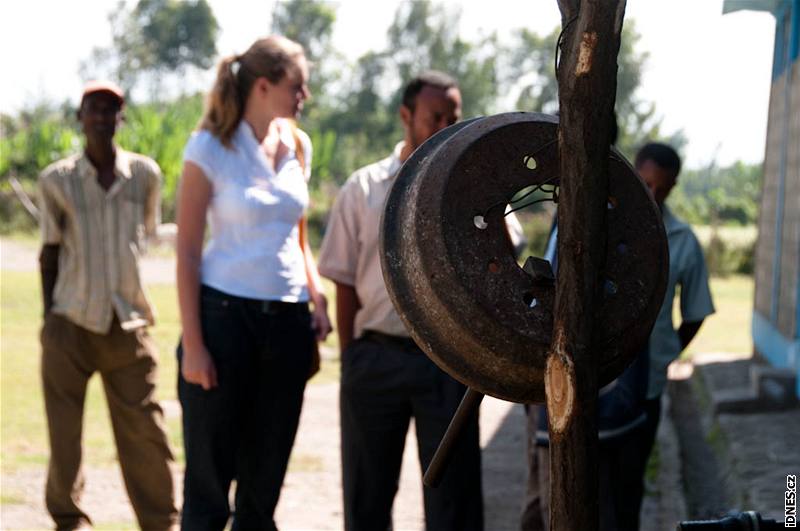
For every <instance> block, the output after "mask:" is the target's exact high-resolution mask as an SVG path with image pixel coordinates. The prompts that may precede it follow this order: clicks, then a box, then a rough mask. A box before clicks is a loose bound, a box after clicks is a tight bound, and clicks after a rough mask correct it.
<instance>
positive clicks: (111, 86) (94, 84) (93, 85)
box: [81, 80, 125, 107]
mask: <svg viewBox="0 0 800 531" xmlns="http://www.w3.org/2000/svg"><path fill="white" fill-rule="evenodd" d="M97 92H106V93H108V94H111V95H112V96H115V97H116V98H117V99H118V100H119V106H120V107H122V106H123V105H125V92H124V91H123V90H122V89H121V88H120V87H119V85H117V84H116V83H114V82H113V81H106V80H93V81H89V82H88V83H86V85H85V86H84V87H83V95H82V96H81V105H83V100H85V99H86V96H88V95H89V94H95V93H97Z"/></svg>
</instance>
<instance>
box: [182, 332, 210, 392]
mask: <svg viewBox="0 0 800 531" xmlns="http://www.w3.org/2000/svg"><path fill="white" fill-rule="evenodd" d="M181 375H182V376H183V379H184V380H186V381H187V382H188V383H191V384H197V385H199V386H201V387H202V388H203V390H205V391H208V390H210V389H213V388H214V387H216V386H217V368H216V367H215V366H214V360H213V359H211V354H209V353H208V349H206V347H205V345H202V344H201V345H200V346H199V347H196V348H187V347H186V342H185V341H184V343H183V360H182V362H181Z"/></svg>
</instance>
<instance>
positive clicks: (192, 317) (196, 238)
mask: <svg viewBox="0 0 800 531" xmlns="http://www.w3.org/2000/svg"><path fill="white" fill-rule="evenodd" d="M211 193H212V186H211V183H210V182H209V180H208V179H207V178H206V176H205V174H204V173H203V170H202V169H201V168H200V167H199V166H197V165H196V164H194V163H192V162H188V161H187V162H186V163H185V164H184V167H183V174H182V175H181V181H180V188H179V191H178V204H177V207H178V213H177V222H178V238H177V243H176V253H177V284H178V308H179V310H180V316H181V326H182V328H183V337H182V339H181V342H182V345H183V360H182V363H181V374H182V375H183V378H184V379H185V380H186V381H187V382H189V383H193V384H198V385H201V386H202V387H203V389H205V390H209V389H211V388H213V387H216V385H217V370H216V367H215V366H214V361H213V360H212V359H211V355H210V354H209V352H208V349H207V348H206V346H205V343H204V342H203V331H202V328H201V324H200V263H201V259H202V253H203V236H204V233H205V228H206V210H207V209H208V205H209V203H210V201H211Z"/></svg>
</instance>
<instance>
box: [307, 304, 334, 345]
mask: <svg viewBox="0 0 800 531" xmlns="http://www.w3.org/2000/svg"><path fill="white" fill-rule="evenodd" d="M311 329H312V330H313V331H314V336H315V337H316V338H317V341H325V338H326V337H328V334H330V333H331V331H332V330H333V327H332V326H331V320H330V319H329V318H328V303H327V301H326V300H325V299H324V298H320V301H318V302H317V303H315V304H314V311H313V312H311Z"/></svg>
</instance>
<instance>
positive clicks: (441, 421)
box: [340, 333, 483, 531]
mask: <svg viewBox="0 0 800 531" xmlns="http://www.w3.org/2000/svg"><path fill="white" fill-rule="evenodd" d="M387 338H388V336H382V335H379V334H375V333H368V334H367V337H366V338H361V339H358V340H356V341H354V342H353V343H351V344H350V345H349V346H348V348H347V350H346V351H345V352H344V354H343V356H342V358H343V359H342V385H341V395H340V407H341V422H342V480H343V484H344V519H345V528H346V529H347V530H348V531H362V530H363V531H383V530H386V529H391V525H392V524H391V512H392V504H393V502H394V496H395V493H396V492H397V487H398V480H399V476H400V467H401V464H402V458H403V448H404V445H405V440H406V433H407V432H408V425H409V421H410V419H411V417H413V418H414V423H415V427H416V432H417V442H418V455H419V461H420V464H421V466H422V470H423V471H424V470H425V469H426V468H427V467H428V464H429V463H430V461H431V459H432V458H433V454H434V452H435V451H436V448H437V446H438V445H439V441H440V440H441V438H442V436H443V435H444V433H445V430H446V429H447V426H448V424H449V423H450V419H451V418H452V416H453V413H454V412H455V410H456V408H457V407H458V404H459V402H460V401H461V398H462V397H463V396H464V392H465V391H466V388H465V387H464V386H463V385H462V384H460V383H458V382H457V381H456V380H454V379H453V378H451V377H450V376H448V375H447V374H446V373H445V372H443V371H442V370H441V369H439V368H438V367H437V366H436V365H434V364H433V362H431V361H430V360H429V359H428V357H427V356H425V354H424V353H423V352H422V351H421V350H419V348H417V347H416V346H415V345H413V344H412V343H411V342H410V341H409V340H406V341H405V342H403V341H402V340H400V341H393V340H391V339H387ZM462 435H463V437H462V438H461V440H460V443H459V445H458V447H457V448H456V451H455V453H454V455H453V459H452V460H451V461H450V464H449V466H448V468H447V471H446V472H445V475H444V477H443V479H442V482H441V484H440V485H439V487H437V488H435V489H432V488H429V487H424V488H423V497H424V503H425V521H426V529H428V530H429V531H443V530H453V531H469V530H480V529H483V495H482V491H481V455H480V441H479V437H478V435H479V434H478V416H477V415H475V418H474V419H473V421H472V422H471V423H470V424H469V426H468V427H467V428H466V430H465V432H464V433H463V434H462Z"/></svg>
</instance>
